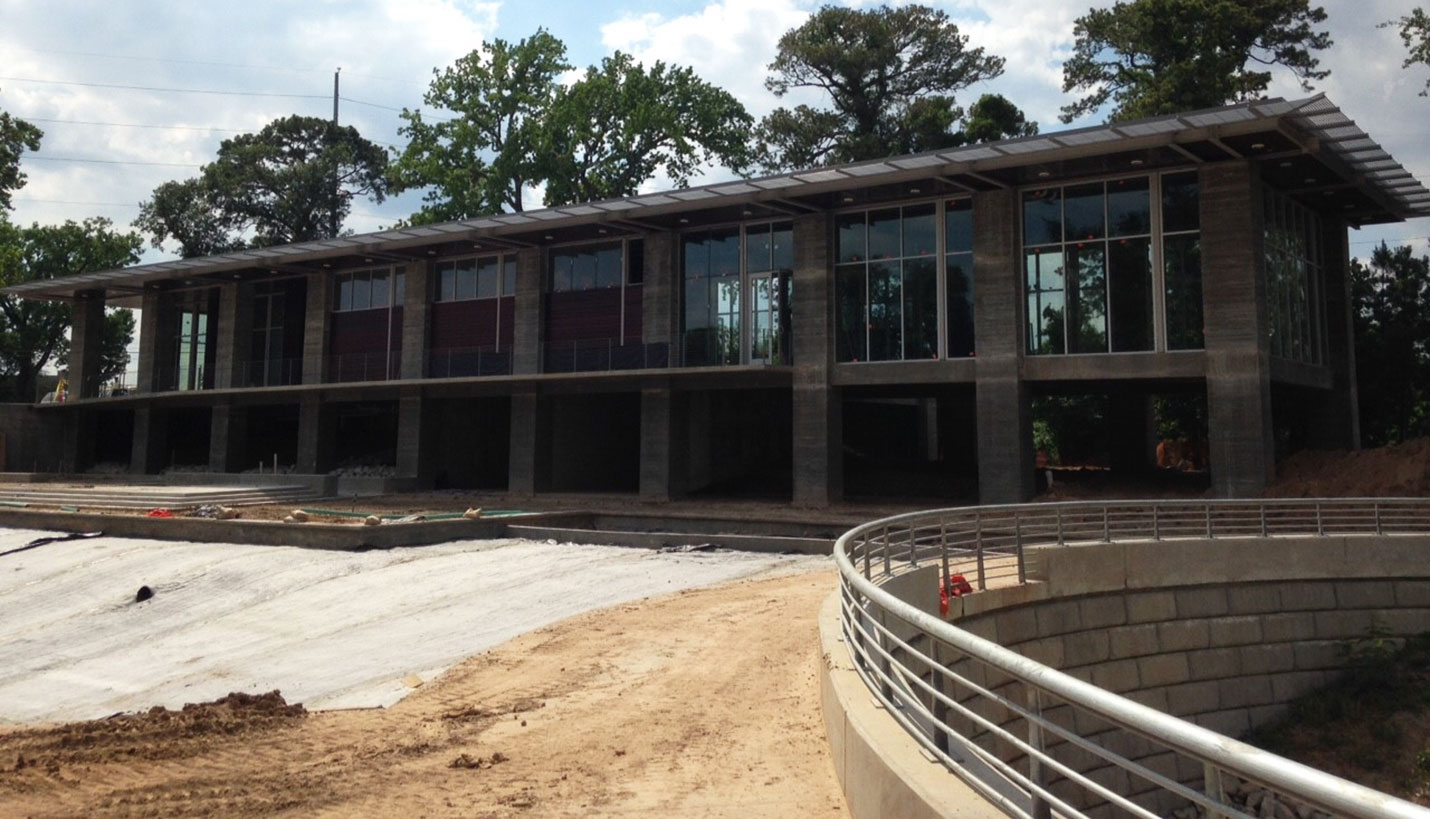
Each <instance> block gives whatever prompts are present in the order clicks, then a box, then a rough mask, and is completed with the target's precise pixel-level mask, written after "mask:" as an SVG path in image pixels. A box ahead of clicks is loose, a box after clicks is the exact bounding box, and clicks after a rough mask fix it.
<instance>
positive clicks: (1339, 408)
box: [1307, 216, 1360, 449]
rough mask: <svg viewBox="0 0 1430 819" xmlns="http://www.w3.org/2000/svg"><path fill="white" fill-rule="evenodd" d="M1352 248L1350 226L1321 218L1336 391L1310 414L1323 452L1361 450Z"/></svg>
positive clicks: (1328, 360) (1329, 357)
mask: <svg viewBox="0 0 1430 819" xmlns="http://www.w3.org/2000/svg"><path fill="white" fill-rule="evenodd" d="M1350 266H1351V259H1350V244H1349V239H1348V237H1347V235H1346V223H1345V221H1344V220H1342V219H1337V218H1334V217H1331V216H1323V217H1322V218H1321V280H1322V290H1323V291H1324V297H1323V299H1322V304H1323V309H1324V310H1325V328H1326V343H1325V348H1324V349H1325V359H1324V363H1325V366H1326V367H1327V368H1328V369H1330V371H1331V389H1330V390H1329V391H1328V392H1326V393H1325V394H1324V395H1322V396H1320V399H1321V400H1320V401H1318V402H1317V403H1318V406H1317V407H1316V408H1315V410H1314V411H1313V412H1311V413H1310V421H1311V423H1310V428H1309V429H1308V430H1307V432H1308V433H1309V436H1310V440H1309V443H1310V445H1311V446H1313V447H1316V448H1318V449H1360V396H1359V393H1358V392H1357V389H1356V350H1355V323H1354V321H1355V319H1354V315H1353V314H1352V312H1351V277H1350Z"/></svg>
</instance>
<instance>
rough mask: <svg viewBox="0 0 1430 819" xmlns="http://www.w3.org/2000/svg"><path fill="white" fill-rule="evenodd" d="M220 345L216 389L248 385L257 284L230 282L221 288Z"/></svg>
mask: <svg viewBox="0 0 1430 819" xmlns="http://www.w3.org/2000/svg"><path fill="white" fill-rule="evenodd" d="M216 318H217V321H216V322H215V323H216V324H217V328H218V331H217V332H218V335H217V340H218V345H217V350H216V352H215V355H214V370H215V372H214V388H215V389H220V390H227V389H233V388H236V387H244V386H247V385H248V379H247V375H248V374H247V372H246V371H245V370H246V368H247V365H248V356H249V352H250V350H249V342H250V341H251V339H250V336H251V334H252V332H253V287H252V286H251V285H248V284H243V283H240V282H228V283H226V284H223V285H221V286H220V287H219V293H218V316H217V317H216Z"/></svg>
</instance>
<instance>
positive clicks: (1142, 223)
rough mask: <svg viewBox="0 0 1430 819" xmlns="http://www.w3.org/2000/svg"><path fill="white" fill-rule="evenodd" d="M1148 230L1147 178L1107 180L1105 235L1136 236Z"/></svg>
mask: <svg viewBox="0 0 1430 819" xmlns="http://www.w3.org/2000/svg"><path fill="white" fill-rule="evenodd" d="M1151 232H1152V193H1151V189H1150V184H1149V180H1148V179H1147V177H1145V176H1142V177H1138V178H1136V179H1117V180H1114V181H1112V182H1108V183H1107V235H1109V236H1138V235H1143V234H1147V233H1151Z"/></svg>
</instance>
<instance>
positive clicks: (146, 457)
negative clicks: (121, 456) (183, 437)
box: [129, 407, 171, 475]
mask: <svg viewBox="0 0 1430 819" xmlns="http://www.w3.org/2000/svg"><path fill="white" fill-rule="evenodd" d="M164 416H165V413H164V411H163V410H159V409H155V408H153V407H138V408H136V409H135V410H134V443H133V448H132V450H131V454H130V456H129V472H130V473H131V474H134V475H152V474H155V473H157V472H159V471H161V470H163V469H164V468H165V467H167V466H169V465H170V463H169V461H170V460H171V459H170V453H169V425H168V423H167V419H166V418H165V417H164Z"/></svg>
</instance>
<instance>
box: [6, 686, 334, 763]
mask: <svg viewBox="0 0 1430 819" xmlns="http://www.w3.org/2000/svg"><path fill="white" fill-rule="evenodd" d="M306 714H307V711H305V710H304V708H303V706H302V705H299V704H293V705H289V704H288V703H287V702H286V701H285V700H284V699H283V695H282V694H281V693H279V692H278V691H269V692H268V693H267V694H243V693H237V692H235V693H232V694H229V695H228V696H226V697H222V698H220V699H217V700H214V701H213V702H204V703H189V704H187V705H185V706H184V707H183V708H182V709H180V710H178V711H170V710H169V709H167V708H161V707H159V706H157V705H156V706H154V707H153V708H151V709H149V710H148V711H145V712H142V713H135V714H116V715H114V716H112V717H109V718H107V719H99V720H91V721H88V722H73V723H67V724H65V725H59V726H56V727H52V728H36V729H27V730H21V731H15V732H12V733H3V734H0V784H3V783H4V781H5V779H6V778H7V777H6V776H5V775H6V774H7V773H8V774H23V773H24V772H26V771H44V772H46V773H49V774H55V773H58V772H59V770H60V769H61V768H64V767H69V766H74V765H89V764H93V763H106V762H115V761H118V760H122V759H131V760H132V759H168V758H174V757H184V756H189V755H191V754H194V753H197V752H199V751H202V750H204V749H206V748H208V747H209V746H210V745H212V744H214V743H218V742H224V741H226V740H228V739H230V738H232V737H235V736H238V735H242V734H251V733H257V732H261V731H268V730H272V729H274V728H280V727H284V726H288V725H292V724H294V723H296V722H297V721H298V720H300V719H301V718H302V717H304V716H305V715H306Z"/></svg>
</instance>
